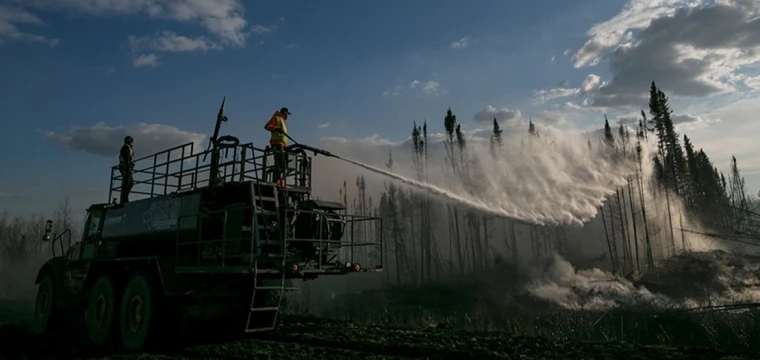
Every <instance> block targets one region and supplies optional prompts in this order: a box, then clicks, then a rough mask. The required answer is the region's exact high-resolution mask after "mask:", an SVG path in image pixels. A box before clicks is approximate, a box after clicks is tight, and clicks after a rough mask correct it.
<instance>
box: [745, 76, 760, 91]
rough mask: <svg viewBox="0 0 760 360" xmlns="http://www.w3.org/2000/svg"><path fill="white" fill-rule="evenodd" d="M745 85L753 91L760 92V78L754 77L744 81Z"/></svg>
mask: <svg viewBox="0 0 760 360" xmlns="http://www.w3.org/2000/svg"><path fill="white" fill-rule="evenodd" d="M744 85H746V86H747V87H750V88H752V89H753V90H760V76H752V77H748V78H746V79H744Z"/></svg>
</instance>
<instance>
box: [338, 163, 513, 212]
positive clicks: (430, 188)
mask: <svg viewBox="0 0 760 360" xmlns="http://www.w3.org/2000/svg"><path fill="white" fill-rule="evenodd" d="M341 160H344V161H346V162H348V163H351V164H354V165H356V166H359V167H362V168H364V169H367V170H369V171H372V172H374V173H376V174H380V175H384V176H387V177H390V178H393V179H396V180H399V181H401V182H403V183H405V184H408V185H411V186H414V187H416V188H417V189H421V190H424V191H427V192H428V193H430V194H433V195H437V196H440V197H442V198H444V199H448V200H451V201H455V202H457V203H459V204H462V205H466V206H469V207H472V208H474V209H478V210H481V211H484V212H486V213H488V214H492V215H499V216H506V217H509V216H511V214H510V213H509V212H507V211H505V210H503V209H499V208H492V207H490V206H488V205H486V204H485V203H484V202H483V201H480V200H477V199H468V198H465V197H463V196H460V195H457V194H456V193H454V192H452V191H449V190H446V189H442V188H440V187H438V186H435V185H432V184H429V183H426V182H421V181H417V180H414V179H411V178H408V177H406V176H401V175H399V174H396V173H393V172H390V171H386V170H382V169H378V168H376V167H374V166H370V165H367V164H363V163H361V162H358V161H356V160H351V159H346V158H341Z"/></svg>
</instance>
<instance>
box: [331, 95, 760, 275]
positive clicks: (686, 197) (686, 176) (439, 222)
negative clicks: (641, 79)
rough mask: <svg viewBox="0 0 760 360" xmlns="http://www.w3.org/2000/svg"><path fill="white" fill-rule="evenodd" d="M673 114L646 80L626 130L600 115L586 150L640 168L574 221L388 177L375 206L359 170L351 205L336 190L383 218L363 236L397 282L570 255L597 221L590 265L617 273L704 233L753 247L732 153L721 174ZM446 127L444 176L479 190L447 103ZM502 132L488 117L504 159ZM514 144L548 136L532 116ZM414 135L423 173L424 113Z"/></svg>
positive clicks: (493, 146) (749, 209) (751, 222)
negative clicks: (375, 245) (597, 241)
mask: <svg viewBox="0 0 760 360" xmlns="http://www.w3.org/2000/svg"><path fill="white" fill-rule="evenodd" d="M672 113H673V111H672V110H671V108H670V104H669V99H668V97H667V96H666V95H665V93H664V92H663V91H661V90H660V89H659V88H658V87H657V85H656V84H655V83H654V82H652V84H651V89H650V100H649V109H648V115H649V116H647V112H645V111H644V110H642V111H641V117H640V119H638V124H633V126H630V127H629V126H626V125H624V124H622V123H621V124H619V126H618V127H617V129H615V130H616V131H613V128H612V127H611V126H610V124H609V120H608V119H607V117H606V116H605V118H604V131H603V135H602V136H601V137H599V138H598V139H589V140H588V149H589V151H590V152H595V154H597V155H598V154H602V155H603V156H607V157H608V158H610V159H612V160H613V161H630V162H633V163H635V164H636V167H635V168H636V170H635V172H634V173H633V174H632V175H631V176H629V177H628V179H627V183H626V184H625V185H624V186H622V187H620V188H618V189H617V190H616V191H615V193H613V194H612V195H610V196H609V197H608V198H607V199H606V202H605V204H604V206H602V207H600V208H599V216H598V217H597V218H595V219H594V220H592V221H591V222H589V223H588V224H586V225H584V229H581V230H577V229H570V228H568V227H566V226H539V225H533V224H528V223H525V222H522V221H519V220H514V219H506V218H500V217H495V216H492V215H488V214H484V213H482V212H479V211H477V210H472V209H470V208H467V207H464V206H459V205H455V204H451V203H443V202H441V201H439V200H437V199H434V198H431V197H430V196H428V195H426V194H423V193H420V192H419V191H414V190H407V189H405V188H403V187H400V186H398V185H396V184H394V183H386V184H385V188H384V190H383V191H382V193H381V195H380V199H379V202H377V204H376V206H375V207H372V206H371V205H370V206H366V205H367V204H372V198H371V197H369V198H367V195H366V193H367V191H366V183H365V180H364V178H363V176H361V175H360V176H359V177H358V178H357V182H356V184H357V187H356V191H355V195H354V196H353V200H352V203H349V202H348V197H347V192H348V191H349V189H347V188H346V186H345V183H344V186H343V188H342V189H341V197H342V199H343V200H344V202H345V203H346V205H347V206H348V208H349V209H350V210H351V211H352V212H354V213H359V214H361V215H367V216H371V215H375V216H378V217H380V218H382V219H383V222H382V224H383V226H382V228H381V229H373V230H372V231H369V232H366V231H365V232H364V236H370V238H372V239H374V240H377V239H379V237H380V236H382V237H383V239H384V244H385V254H384V256H385V257H384V260H385V263H386V268H387V269H388V270H389V271H388V280H389V281H393V282H395V283H412V284H419V283H422V282H425V281H430V280H438V279H443V278H451V277H452V276H464V275H466V274H468V273H472V272H477V271H480V270H483V269H485V268H488V267H493V266H496V265H498V264H499V263H501V262H504V261H512V262H517V261H519V260H521V259H526V258H541V257H546V256H549V255H551V254H553V253H558V254H560V255H564V256H565V257H566V258H572V257H573V250H572V249H574V248H577V247H578V246H584V244H587V243H588V242H589V241H591V240H590V239H589V238H588V237H589V236H590V235H589V234H591V232H590V231H589V230H590V229H594V228H596V229H599V230H601V232H602V233H603V241H604V243H605V245H606V248H607V249H606V252H605V253H603V254H602V255H601V256H600V257H599V258H596V259H591V262H594V261H596V263H595V264H594V266H603V267H606V268H608V269H610V270H612V271H614V272H617V273H621V274H625V275H631V274H632V273H634V272H637V271H643V270H646V269H648V268H652V267H656V266H657V264H658V262H659V261H660V260H663V259H665V258H668V257H670V256H674V255H677V254H679V253H682V252H684V251H689V249H690V245H689V244H690V243H691V242H693V241H696V240H697V239H698V238H704V237H705V236H708V237H719V238H722V239H724V240H729V241H734V242H737V243H740V244H746V245H748V246H758V245H760V215H759V214H758V213H756V212H755V210H756V208H757V205H756V204H755V203H756V201H755V200H753V197H752V196H751V195H750V194H749V193H748V191H747V189H746V186H745V182H744V178H743V177H742V175H741V173H740V171H739V166H738V164H737V161H736V158H735V157H734V158H732V160H731V164H730V169H729V172H728V174H724V173H722V172H721V171H719V170H718V168H717V167H716V166H715V165H714V164H713V163H712V161H711V160H710V158H709V157H708V155H707V153H706V152H705V151H704V150H703V149H699V150H696V149H695V148H694V145H693V144H692V142H691V140H690V139H689V137H688V136H687V135H686V134H683V137H682V138H681V136H680V135H679V134H678V133H677V132H676V130H675V125H674V123H673V119H672ZM443 127H444V130H445V133H444V139H443V146H444V149H445V160H446V162H445V164H446V167H447V169H448V174H449V175H450V176H449V177H447V178H448V179H450V181H457V182H460V183H461V184H464V185H465V186H464V188H465V189H468V190H467V191H471V192H473V193H477V192H478V191H479V186H480V182H479V181H477V179H479V177H478V171H479V169H478V168H479V166H482V165H481V162H479V161H478V160H479V159H476V158H473V157H474V156H476V154H475V153H474V152H472V151H470V147H469V144H468V140H469V139H468V138H467V136H466V135H465V133H464V132H463V131H462V128H461V124H460V123H458V122H457V117H456V115H455V114H454V113H453V111H452V110H451V109H450V108H449V109H448V110H447V112H446V115H445V116H444V117H443ZM503 132H504V130H503V129H502V128H501V126H500V123H499V121H497V119H496V118H495V117H494V119H493V127H492V131H491V134H490V141H489V142H490V156H492V157H494V158H498V157H504V156H509V154H507V153H505V152H504V151H503V148H504V139H503ZM631 132H633V133H634V134H633V136H632V134H631ZM650 139H651V140H652V141H654V142H655V143H656V152H655V153H653V154H649V156H650V158H645V157H644V156H646V154H644V152H643V149H644V143H645V142H648V141H649V140H650ZM681 139H683V145H681V143H680V140H681ZM521 141H522V142H523V143H522V144H523V145H525V144H530V143H535V142H542V143H543V144H544V145H549V144H550V143H552V142H553V139H551V138H550V137H549V136H547V135H545V134H541V133H540V132H539V130H538V128H537V126H536V124H535V123H534V122H533V121H532V120H531V121H529V122H528V129H527V133H526V135H525V136H524V138H523V139H522V140H521ZM411 142H412V146H411V154H409V156H411V160H412V162H413V164H414V168H415V176H416V178H417V180H420V181H428V180H429V179H428V166H429V159H430V154H429V147H428V145H429V141H428V124H427V121H425V122H423V123H422V125H417V124H416V122H415V123H413V126H412V131H411ZM393 156H394V154H393V152H392V151H391V152H390V153H389V156H388V162H387V163H386V164H385V165H386V167H387V168H388V169H389V170H393V167H394V158H393ZM481 156H482V155H481ZM481 160H482V159H481ZM648 174H652V175H651V176H648ZM758 197H760V193H759V194H758ZM434 220H435V221H434ZM497 243H499V244H498V246H497ZM378 256H379V255H378V254H374V256H368V255H366V254H365V255H364V259H365V261H377V260H378V259H379V258H378ZM583 260H588V259H583Z"/></svg>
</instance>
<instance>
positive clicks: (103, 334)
mask: <svg viewBox="0 0 760 360" xmlns="http://www.w3.org/2000/svg"><path fill="white" fill-rule="evenodd" d="M114 293H115V290H114V286H113V282H112V281H111V279H109V278H108V276H107V275H101V276H100V278H99V279H98V280H97V281H96V282H95V285H94V286H93V287H92V290H91V291H90V300H89V303H88V304H87V336H88V337H89V339H90V342H92V343H93V345H95V346H102V345H104V344H106V343H107V342H108V341H109V340H110V339H111V336H112V334H113V323H114V315H115V313H116V296H115V294H114Z"/></svg>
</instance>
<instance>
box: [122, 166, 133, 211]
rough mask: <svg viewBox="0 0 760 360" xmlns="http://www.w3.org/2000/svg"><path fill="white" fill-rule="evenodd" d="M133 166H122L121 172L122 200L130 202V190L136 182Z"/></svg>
mask: <svg viewBox="0 0 760 360" xmlns="http://www.w3.org/2000/svg"><path fill="white" fill-rule="evenodd" d="M132 170H133V169H132V167H131V166H120V167H119V172H120V173H121V202H122V203H125V202H129V192H130V191H132V186H134V184H135V182H134V180H133V179H132Z"/></svg>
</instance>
